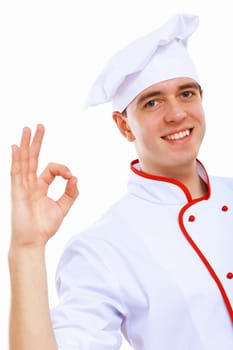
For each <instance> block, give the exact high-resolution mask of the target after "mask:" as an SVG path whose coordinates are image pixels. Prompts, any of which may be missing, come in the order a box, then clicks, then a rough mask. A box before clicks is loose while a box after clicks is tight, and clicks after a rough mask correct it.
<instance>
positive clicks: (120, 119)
mask: <svg viewBox="0 0 233 350" xmlns="http://www.w3.org/2000/svg"><path fill="white" fill-rule="evenodd" d="M112 118H113V120H114V121H115V123H116V125H117V127H118V129H119V130H120V132H121V134H122V135H123V136H124V137H125V138H126V139H127V140H128V141H130V142H133V141H134V140H135V137H134V135H133V133H132V131H131V129H130V127H129V125H128V119H127V116H125V115H123V114H122V113H120V112H113V113H112Z"/></svg>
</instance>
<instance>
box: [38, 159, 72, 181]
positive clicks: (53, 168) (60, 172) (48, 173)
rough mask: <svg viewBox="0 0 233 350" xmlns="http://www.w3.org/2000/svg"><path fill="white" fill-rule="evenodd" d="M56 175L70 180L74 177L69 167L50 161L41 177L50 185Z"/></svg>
mask: <svg viewBox="0 0 233 350" xmlns="http://www.w3.org/2000/svg"><path fill="white" fill-rule="evenodd" d="M56 176H61V177H63V179H66V180H68V179H70V178H71V177H72V174H71V172H70V170H69V168H68V167H67V166H65V165H63V164H58V163H49V164H48V165H47V167H46V168H45V169H44V170H43V172H42V173H41V175H40V178H41V179H42V180H43V181H44V182H45V183H46V184H47V185H48V186H49V185H50V184H51V183H52V182H53V180H54V179H55V177H56Z"/></svg>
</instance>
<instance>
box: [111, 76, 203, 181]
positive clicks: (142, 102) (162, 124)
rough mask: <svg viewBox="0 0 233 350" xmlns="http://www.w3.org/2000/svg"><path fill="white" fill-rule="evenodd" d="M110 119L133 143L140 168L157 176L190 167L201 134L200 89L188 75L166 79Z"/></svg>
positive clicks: (201, 110) (198, 146) (196, 152)
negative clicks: (124, 111) (123, 111)
mask: <svg viewBox="0 0 233 350" xmlns="http://www.w3.org/2000/svg"><path fill="white" fill-rule="evenodd" d="M113 118H114V120H115V122H116V124H117V126H118V128H119V130H120V131H121V133H122V134H123V135H124V136H125V137H126V138H127V139H128V141H132V142H134V143H135V148H136V151H137V155H138V158H139V160H140V164H141V167H142V170H143V171H145V172H147V173H150V174H155V175H160V176H172V174H173V173H174V172H177V171H184V169H187V168H188V167H194V164H195V163H196V161H195V160H196V157H197V154H198V151H199V148H200V145H201V142H202V139H203V137H204V134H205V118H204V112H203V107H202V92H201V91H200V89H199V86H198V84H197V83H196V82H195V81H194V80H192V79H190V78H174V79H169V80H166V81H163V82H160V83H157V84H154V85H152V86H150V87H149V88H147V89H145V90H144V91H142V92H141V93H140V94H139V95H138V96H137V97H136V98H135V99H134V100H133V101H132V102H131V103H130V104H129V106H128V107H127V109H126V113H123V114H121V113H118V112H114V113H113Z"/></svg>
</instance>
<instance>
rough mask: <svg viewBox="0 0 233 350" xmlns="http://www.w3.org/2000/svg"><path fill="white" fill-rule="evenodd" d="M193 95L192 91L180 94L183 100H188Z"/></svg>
mask: <svg viewBox="0 0 233 350" xmlns="http://www.w3.org/2000/svg"><path fill="white" fill-rule="evenodd" d="M193 95H194V92H193V91H190V90H186V91H183V92H182V97H184V98H190V97H192V96H193Z"/></svg>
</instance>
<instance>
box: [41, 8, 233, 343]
mask: <svg viewBox="0 0 233 350" xmlns="http://www.w3.org/2000/svg"><path fill="white" fill-rule="evenodd" d="M197 26H198V17H196V16H193V15H183V14H181V15H175V16H173V17H172V18H171V19H170V20H169V21H168V22H166V23H165V24H164V25H162V26H161V27H160V28H158V29H157V30H155V31H154V32H152V33H149V34H148V35H147V36H145V37H141V38H139V39H137V40H136V41H134V42H133V43H131V44H130V45H128V46H127V47H125V48H123V49H122V50H121V51H119V52H117V53H116V54H115V55H114V56H113V57H112V58H111V59H110V60H109V62H107V64H106V66H105V67H104V69H103V70H102V71H101V73H100V75H99V76H98V77H97V79H96V80H95V82H94V84H93V87H92V89H91V91H90V94H89V95H88V98H87V106H88V107H90V106H93V105H98V104H102V103H108V102H111V103H112V106H113V113H112V117H113V120H114V122H115V123H116V127H117V128H118V129H119V131H120V133H121V134H122V135H123V137H124V138H125V139H126V140H127V141H128V142H133V143H134V146H135V149H136V152H137V156H138V158H137V159H136V160H133V161H132V162H131V165H130V174H129V181H128V188H127V192H126V193H125V195H123V196H122V198H120V199H119V200H118V201H117V202H116V203H115V204H114V205H112V207H111V208H109V210H108V211H107V212H106V213H105V214H104V215H103V216H102V217H101V218H100V219H99V220H97V221H96V222H95V223H94V224H93V225H91V227H89V228H88V229H85V231H84V232H81V233H78V234H77V235H76V236H74V237H72V239H71V240H70V241H69V242H68V243H67V246H66V247H65V249H64V253H63V254H62V256H61V259H60V262H59V265H58V269H57V289H58V295H59V300H60V301H59V303H58V305H57V306H56V307H55V308H54V309H53V310H51V325H52V329H53V336H54V339H55V342H56V347H50V348H49V347H46V349H49V350H50V349H55V348H57V349H59V350H71V349H80V350H81V349H83V350H84V349H85V350H100V349H101V350H109V349H112V350H114V349H115V350H117V349H120V346H121V343H122V337H125V338H126V339H127V340H128V342H129V343H130V344H131V346H132V348H133V349H135V350H155V349H158V350H171V349H173V350H219V349H224V350H231V349H233V309H232V305H233V254H232V247H233V234H232V232H233V230H232V223H233V179H230V178H229V179H228V178H223V177H216V176H210V175H209V174H208V172H207V170H206V169H205V167H204V165H203V164H202V163H201V161H200V160H199V159H198V152H199V149H200V146H201V143H202V140H203V138H204V135H205V128H206V125H205V116H204V111H203V106H202V98H203V91H202V87H201V85H202V84H201V82H200V79H199V77H198V75H197V72H196V69H195V66H194V64H193V62H192V59H191V57H190V55H189V52H188V49H187V42H188V39H189V37H190V36H191V35H192V33H193V32H194V31H195V30H196V29H197ZM100 127H102V128H104V125H103V126H100ZM46 312H48V310H46ZM42 321H43V320H41V322H42ZM42 323H43V322H42Z"/></svg>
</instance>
